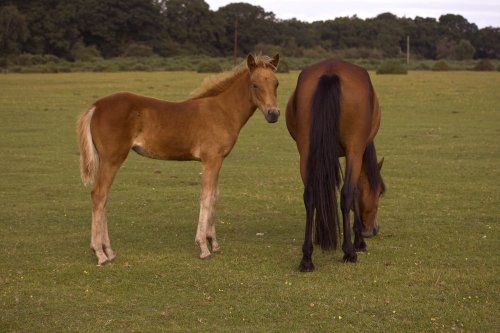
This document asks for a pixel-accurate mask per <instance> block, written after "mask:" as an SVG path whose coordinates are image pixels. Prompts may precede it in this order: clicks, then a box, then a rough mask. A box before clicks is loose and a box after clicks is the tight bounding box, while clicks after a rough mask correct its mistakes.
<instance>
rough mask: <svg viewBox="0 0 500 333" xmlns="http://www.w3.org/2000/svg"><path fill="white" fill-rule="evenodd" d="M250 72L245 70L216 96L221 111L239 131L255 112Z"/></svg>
mask: <svg viewBox="0 0 500 333" xmlns="http://www.w3.org/2000/svg"><path fill="white" fill-rule="evenodd" d="M249 76H250V73H248V72H245V73H243V74H242V75H241V76H240V77H238V78H237V79H236V80H235V81H234V82H233V84H231V85H230V86H229V87H228V88H227V90H226V91H224V92H223V93H221V94H220V95H218V96H216V97H215V99H217V102H218V104H219V105H221V112H223V113H224V114H225V117H226V119H229V120H230V121H231V124H232V126H233V128H234V130H237V131H238V132H239V131H240V130H241V128H242V127H243V126H244V125H245V124H246V122H247V121H248V119H250V117H251V116H252V114H253V113H254V111H255V109H256V106H255V105H254V104H253V103H252V99H251V96H250V84H249V80H250V78H249Z"/></svg>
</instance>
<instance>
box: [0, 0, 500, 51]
mask: <svg viewBox="0 0 500 333" xmlns="http://www.w3.org/2000/svg"><path fill="white" fill-rule="evenodd" d="M235 30H237V41H238V42H237V45H238V48H237V52H238V55H239V56H241V55H244V54H247V53H250V52H254V51H256V50H263V51H265V52H266V51H268V50H273V51H275V50H278V51H279V52H281V53H282V54H283V55H285V56H295V57H308V56H316V55H320V56H321V55H322V54H327V53H328V54H330V53H336V52H343V53H342V54H343V55H345V56H346V57H354V58H363V57H365V58H370V57H372V58H373V57H374V58H386V57H390V58H396V57H399V56H403V55H404V53H405V52H406V43H407V36H409V38H410V48H411V52H412V56H416V57H420V58H425V59H458V60H460V59H471V58H500V28H498V27H486V28H482V29H479V28H478V27H477V25H476V24H474V23H470V22H468V21H467V19H465V18H464V17H462V16H461V15H454V14H444V15H442V16H441V17H439V19H437V20H436V19H434V18H425V17H416V18H415V19H411V18H405V17H403V18H401V17H397V16H395V15H393V14H391V13H382V14H380V15H378V16H376V17H374V18H369V19H360V18H358V17H357V16H352V17H340V18H335V19H332V20H327V21H318V22H313V23H307V22H303V21H299V20H297V19H291V20H281V19H279V18H277V17H276V15H275V14H274V13H273V12H268V11H266V10H265V9H264V8H262V7H260V6H254V5H251V4H248V3H242V2H239V3H232V4H229V5H227V6H224V7H221V8H219V9H218V10H217V11H212V10H210V8H209V5H208V4H207V3H206V2H205V1H204V0H148V1H146V0H70V1H66V0H0V57H6V56H15V55H19V54H22V53H28V54H44V55H54V56H57V57H59V58H64V59H67V60H81V59H83V58H85V57H104V58H112V57H117V56H150V55H155V54H156V55H160V56H174V55H182V54H205V55H209V56H222V57H227V56H231V55H232V54H233V46H234V36H235Z"/></svg>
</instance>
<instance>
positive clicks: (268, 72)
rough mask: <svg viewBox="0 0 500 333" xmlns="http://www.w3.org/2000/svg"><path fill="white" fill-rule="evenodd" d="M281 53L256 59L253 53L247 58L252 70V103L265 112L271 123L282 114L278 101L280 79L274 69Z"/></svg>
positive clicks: (249, 67)
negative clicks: (268, 59)
mask: <svg viewBox="0 0 500 333" xmlns="http://www.w3.org/2000/svg"><path fill="white" fill-rule="evenodd" d="M279 58H280V57H279V55H278V54H277V55H276V56H275V57H274V58H273V59H272V60H270V61H268V62H266V61H256V59H255V58H254V56H252V55H251V54H250V55H249V56H248V58H247V66H248V69H249V70H250V85H251V86H250V94H251V98H252V103H253V104H254V105H255V106H257V107H258V108H259V109H260V111H262V113H263V114H264V117H265V118H266V120H267V121H268V122H269V123H275V122H277V121H278V117H279V116H280V109H279V108H278V104H277V102H276V91H277V89H278V84H279V82H278V79H277V78H276V75H274V71H275V70H276V68H277V67H278V63H279Z"/></svg>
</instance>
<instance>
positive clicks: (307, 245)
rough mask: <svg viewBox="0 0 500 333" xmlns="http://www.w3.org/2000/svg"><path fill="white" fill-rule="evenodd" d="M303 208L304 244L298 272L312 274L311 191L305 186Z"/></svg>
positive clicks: (312, 213)
mask: <svg viewBox="0 0 500 333" xmlns="http://www.w3.org/2000/svg"><path fill="white" fill-rule="evenodd" d="M304 206H305V208H306V231H305V235H304V244H302V260H301V261H300V266H299V270H300V271H301V272H312V271H314V264H313V261H312V254H313V243H312V228H313V220H314V203H313V193H312V189H311V188H310V187H308V186H307V185H306V186H305V188H304Z"/></svg>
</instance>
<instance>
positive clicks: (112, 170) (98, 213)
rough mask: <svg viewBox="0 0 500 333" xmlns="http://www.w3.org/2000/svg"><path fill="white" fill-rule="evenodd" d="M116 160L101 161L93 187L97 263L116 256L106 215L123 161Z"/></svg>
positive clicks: (92, 246)
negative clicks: (114, 183)
mask: <svg viewBox="0 0 500 333" xmlns="http://www.w3.org/2000/svg"><path fill="white" fill-rule="evenodd" d="M123 160H124V158H123V159H121V161H116V162H115V163H112V162H111V161H108V160H102V159H101V161H100V165H99V172H98V173H97V176H96V179H95V182H94V188H93V189H92V193H91V196H92V234H91V241H90V246H91V248H92V249H93V250H94V252H95V255H96V256H97V264H98V265H104V264H106V263H108V262H111V261H112V260H113V259H114V258H115V254H114V252H113V250H112V249H111V242H110V240H109V234H108V221H107V217H106V206H107V201H108V193H109V188H110V187H111V184H112V183H113V179H114V177H115V175H116V173H117V171H118V169H119V168H120V165H121V164H122V163H123Z"/></svg>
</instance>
